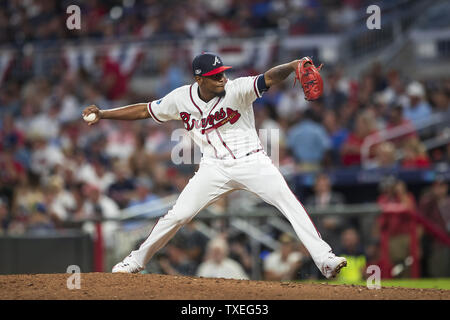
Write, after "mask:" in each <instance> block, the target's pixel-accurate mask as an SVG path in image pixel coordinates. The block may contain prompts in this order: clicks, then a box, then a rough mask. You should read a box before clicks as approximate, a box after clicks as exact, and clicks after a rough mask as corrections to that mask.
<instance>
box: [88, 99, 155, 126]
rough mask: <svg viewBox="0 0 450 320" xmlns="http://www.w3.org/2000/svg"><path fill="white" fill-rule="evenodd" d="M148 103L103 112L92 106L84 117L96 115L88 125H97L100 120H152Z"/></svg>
mask: <svg viewBox="0 0 450 320" xmlns="http://www.w3.org/2000/svg"><path fill="white" fill-rule="evenodd" d="M147 105H148V103H136V104H132V105H128V106H124V107H119V108H114V109H108V110H101V109H99V108H98V107H97V106H96V105H90V106H89V107H86V108H85V109H84V110H83V117H84V116H86V115H88V114H91V113H95V115H96V117H95V119H94V120H93V121H90V122H88V125H93V124H96V123H97V122H98V121H99V120H100V119H114V120H139V119H147V118H150V113H149V112H148V108H147Z"/></svg>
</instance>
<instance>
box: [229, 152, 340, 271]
mask: <svg viewBox="0 0 450 320" xmlns="http://www.w3.org/2000/svg"><path fill="white" fill-rule="evenodd" d="M254 160H255V161H254V162H253V160H252V161H247V162H244V163H243V164H242V165H241V166H236V167H234V168H233V178H234V179H235V180H236V181H238V182H239V183H241V184H242V185H244V186H245V187H246V190H248V191H251V192H253V193H255V194H257V195H258V196H260V197H261V198H262V199H263V200H264V201H266V202H267V203H269V204H271V205H273V206H275V207H276V208H277V209H278V210H280V211H281V213H283V215H284V216H285V217H286V218H287V219H288V220H289V222H290V223H291V224H292V226H293V228H294V230H295V232H296V234H297V236H298V237H299V239H300V240H301V242H302V243H303V244H304V245H305V247H306V249H307V250H308V251H309V253H310V254H311V257H312V258H313V260H314V262H315V264H316V266H317V267H318V268H319V269H320V271H321V272H322V273H323V274H324V275H325V276H326V277H327V278H330V277H334V276H335V275H336V274H337V273H338V272H339V270H340V269H341V268H342V267H344V266H345V265H346V263H347V262H346V261H345V258H340V257H336V256H335V255H334V254H333V253H332V249H331V247H330V246H329V245H328V244H327V243H326V242H325V241H324V240H323V239H322V237H321V235H320V233H319V232H318V231H317V229H316V227H315V226H314V224H313V222H312V220H311V218H310V217H309V215H308V213H307V212H306V210H305V209H304V207H303V206H302V204H301V203H300V201H298V199H297V198H296V197H295V195H294V194H293V193H292V191H291V190H290V188H289V186H288V185H287V183H286V181H285V179H284V177H283V175H282V174H281V173H280V171H279V170H278V168H277V167H275V165H274V164H273V163H272V161H271V160H270V158H269V157H267V156H265V155H262V154H261V155H259V156H255V157H254Z"/></svg>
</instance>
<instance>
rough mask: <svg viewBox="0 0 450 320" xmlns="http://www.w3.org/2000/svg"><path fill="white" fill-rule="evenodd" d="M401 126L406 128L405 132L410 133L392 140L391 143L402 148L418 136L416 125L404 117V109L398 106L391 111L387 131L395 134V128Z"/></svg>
mask: <svg viewBox="0 0 450 320" xmlns="http://www.w3.org/2000/svg"><path fill="white" fill-rule="evenodd" d="M400 126H402V127H404V128H405V130H407V131H408V133H405V134H404V135H402V136H399V137H396V138H393V139H390V141H391V142H393V143H394V144H395V145H396V146H397V147H402V146H403V145H404V144H405V142H406V141H407V140H408V139H409V138H411V137H416V136H417V133H416V130H415V127H414V124H413V123H412V122H411V121H409V120H408V119H406V118H405V117H404V116H403V107H402V106H400V105H397V106H395V107H393V108H392V109H391V111H390V114H389V121H388V123H387V125H386V130H387V131H388V133H389V132H393V130H396V129H395V128H397V127H400Z"/></svg>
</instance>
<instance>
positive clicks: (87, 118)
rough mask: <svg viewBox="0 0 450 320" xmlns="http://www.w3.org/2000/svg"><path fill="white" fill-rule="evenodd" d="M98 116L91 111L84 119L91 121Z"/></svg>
mask: <svg viewBox="0 0 450 320" xmlns="http://www.w3.org/2000/svg"><path fill="white" fill-rule="evenodd" d="M96 117H97V116H96V115H95V113H89V114H88V115H87V116H83V119H84V121H86V122H91V121H94V120H95V118H96Z"/></svg>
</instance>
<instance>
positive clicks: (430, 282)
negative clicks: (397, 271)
mask: <svg viewBox="0 0 450 320" xmlns="http://www.w3.org/2000/svg"><path fill="white" fill-rule="evenodd" d="M302 282H304V283H324V282H326V283H329V284H347V285H350V284H354V285H359V286H366V282H365V281H360V282H352V283H348V282H347V283H344V282H340V281H326V280H317V281H302ZM381 287H403V288H418V289H444V290H450V278H442V279H386V280H381Z"/></svg>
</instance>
